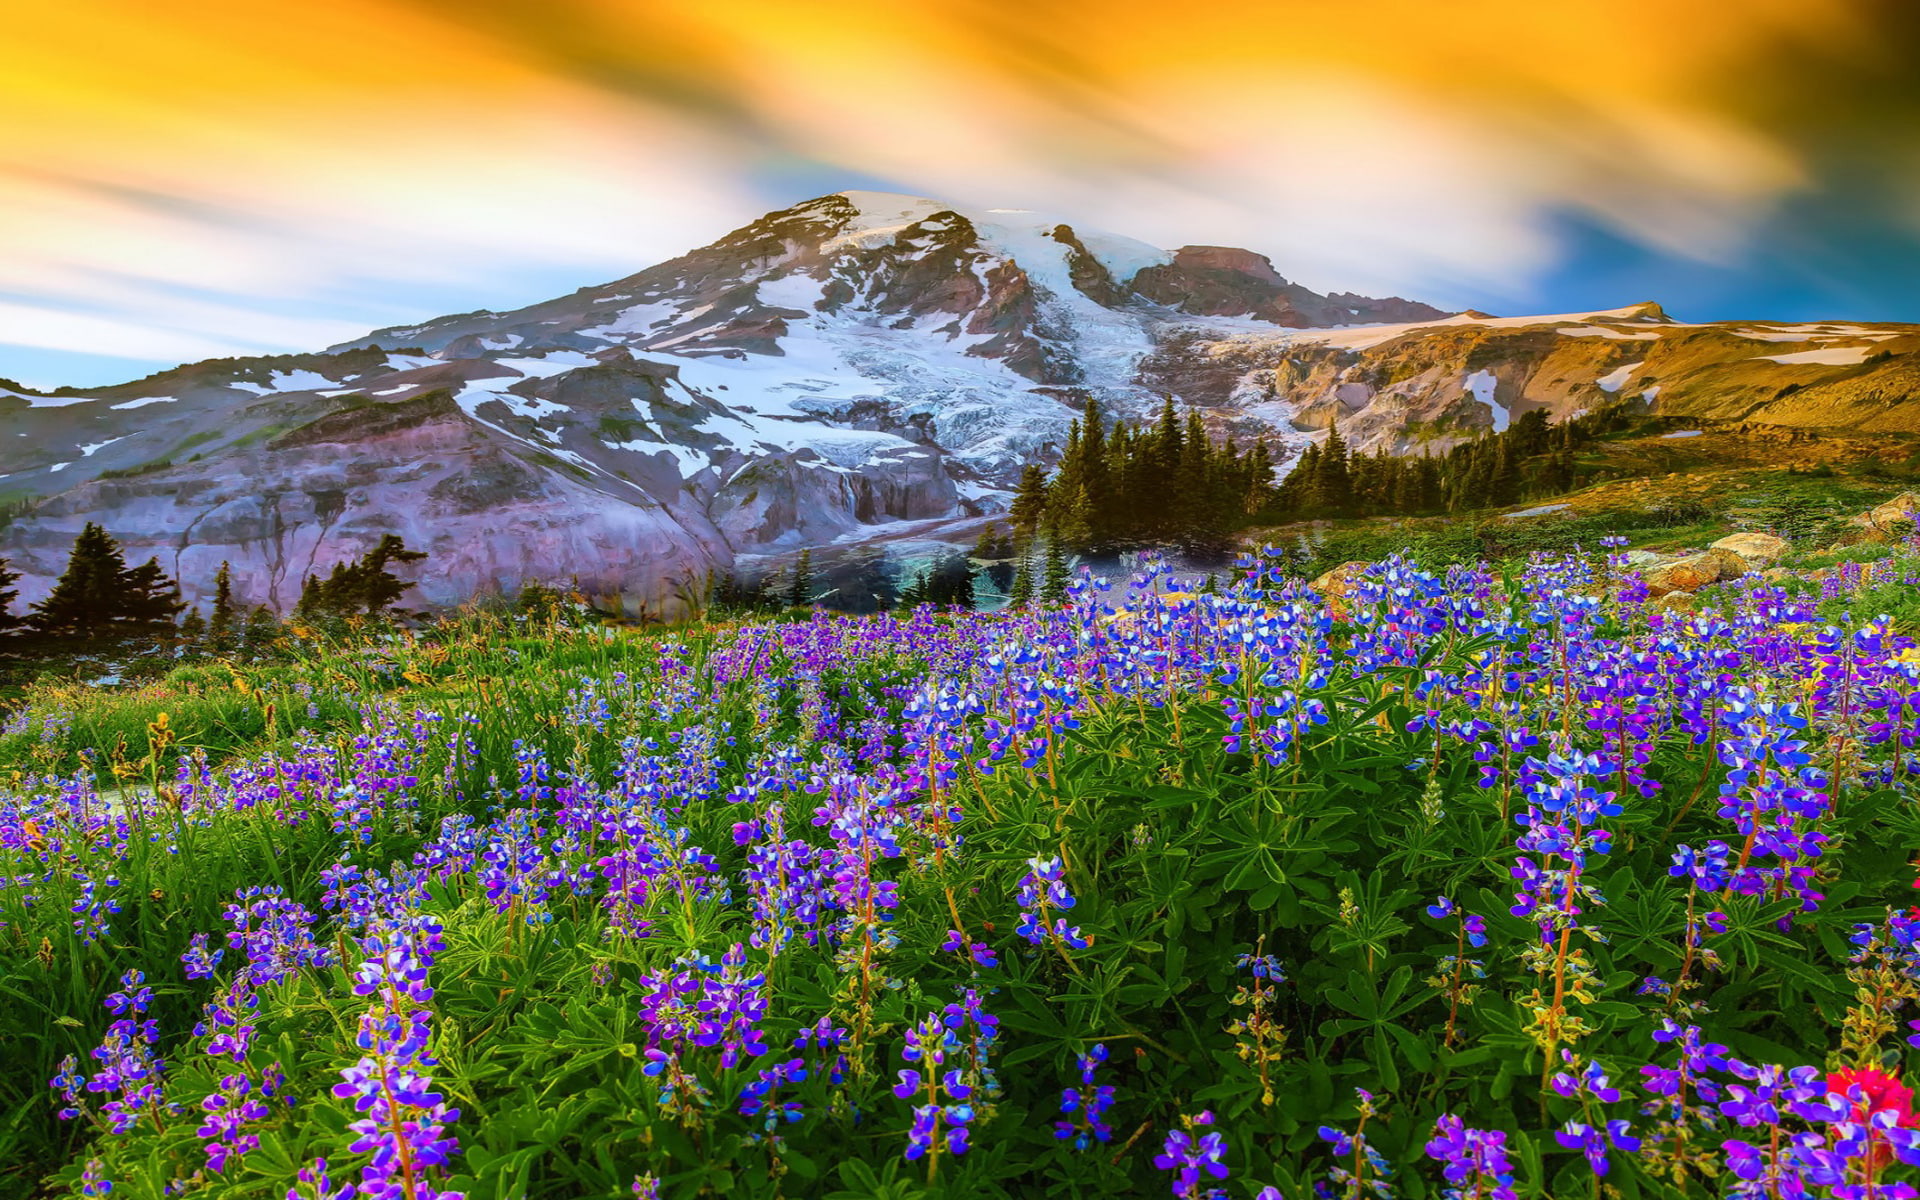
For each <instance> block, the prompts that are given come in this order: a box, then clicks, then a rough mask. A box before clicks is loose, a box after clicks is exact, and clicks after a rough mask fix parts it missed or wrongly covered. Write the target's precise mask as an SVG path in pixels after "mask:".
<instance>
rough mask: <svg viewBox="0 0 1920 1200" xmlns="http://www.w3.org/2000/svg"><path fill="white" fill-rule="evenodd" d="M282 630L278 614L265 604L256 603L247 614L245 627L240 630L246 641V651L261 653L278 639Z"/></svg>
mask: <svg viewBox="0 0 1920 1200" xmlns="http://www.w3.org/2000/svg"><path fill="white" fill-rule="evenodd" d="M283 632H285V630H284V627H283V626H282V625H281V624H280V618H279V616H277V615H276V614H275V613H274V611H273V610H272V609H270V608H268V607H267V606H266V605H264V604H257V605H255V606H254V609H253V611H252V612H251V613H248V614H247V627H246V629H245V630H244V631H243V632H242V640H244V641H245V643H246V647H247V652H248V653H250V654H263V653H265V652H266V651H267V649H268V648H269V647H271V646H272V645H273V643H275V642H276V641H279V640H280V636H281V634H282V633H283Z"/></svg>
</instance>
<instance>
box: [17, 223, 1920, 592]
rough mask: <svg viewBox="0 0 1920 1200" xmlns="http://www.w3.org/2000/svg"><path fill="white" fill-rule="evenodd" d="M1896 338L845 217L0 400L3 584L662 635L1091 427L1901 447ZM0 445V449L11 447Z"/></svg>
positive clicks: (1381, 441)
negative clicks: (1630, 419)
mask: <svg viewBox="0 0 1920 1200" xmlns="http://www.w3.org/2000/svg"><path fill="white" fill-rule="evenodd" d="M1915 349H1920V328H1916V327H1912V326H1859V325H1848V324H1834V325H1781V324H1773V323H1765V322H1759V323H1746V324H1738V325H1688V324H1684V323H1681V322H1677V321H1673V320H1670V319H1669V318H1667V317H1666V316H1665V314H1663V313H1661V312H1660V311H1659V309H1658V308H1657V307H1655V306H1652V305H1642V306H1637V307H1634V308H1630V309H1622V310H1617V311H1613V312H1605V313H1591V314H1577V315H1572V316H1563V317H1535V318H1491V317H1487V316H1485V315H1484V314H1479V313H1464V314H1459V315H1454V316H1448V315H1446V314H1444V313H1442V312H1440V311H1439V310H1436V309H1433V308H1430V307H1428V306H1426V305H1423V304H1419V303H1416V302H1413V301H1408V300H1402V299H1397V298H1396V299H1387V300H1375V299H1369V298H1366V297H1361V296H1354V295H1349V294H1344V293H1341V294H1334V295H1330V296H1323V295H1319V294H1317V293H1314V292H1312V291H1310V290H1308V289H1307V288H1304V287H1302V286H1300V285H1298V284H1295V283H1292V282H1289V281H1288V280H1286V279H1284V278H1283V277H1282V276H1280V275H1279V274H1278V272H1277V271H1276V270H1275V269H1274V267H1273V266H1272V264H1271V263H1269V262H1268V261H1267V260H1266V259H1265V258H1263V257H1261V256H1259V255H1257V254H1253V253H1251V252H1248V251H1245V250H1235V249H1230V248H1224V247H1208V246H1190V247H1185V248H1182V249H1180V250H1176V251H1172V252H1168V251H1163V250H1159V249H1156V248H1154V247H1151V246H1146V245H1143V244H1141V243H1138V242H1134V241H1130V240H1128V239H1124V238H1119V237H1114V236H1112V235H1106V234H1100V233H1096V232H1093V231H1088V230H1076V229H1074V228H1072V227H1070V226H1068V225H1065V224H1061V223H1059V222H1056V221H1052V220H1048V219H1044V218H1040V217H1037V216H1035V215H1034V214H1031V213H1024V212H1014V211H1002V210H989V211H960V210H956V209H953V208H949V207H946V206H943V205H941V204H938V203H936V202H934V201H930V200H925V199H920V198H916V197H908V196H896V195H887V194H878V193H862V192H846V193H840V194H836V195H832V196H825V197H821V198H820V199H817V200H813V201H809V202H807V203H805V204H801V205H797V206H795V207H793V208H790V209H787V210H784V211H781V212H777V213H773V214H770V215H768V216H766V217H764V218H762V219H760V220H758V221H756V222H754V223H753V224H751V225H748V226H746V227H745V228H743V229H740V230H737V231H735V232H733V233H731V234H728V235H727V236H726V237H723V238H721V239H720V240H719V241H716V242H714V243H713V244H711V245H709V246H705V247H702V248H700V249H698V250H695V251H693V252H691V253H689V254H687V255H684V256H682V257H680V258H677V259H674V260H672V261H670V262H666V263H662V264H660V265H658V266H655V267H651V268H648V269H647V270H644V271H641V272H639V273H638V274H635V275H632V276H629V277H628V278H626V279H622V280H617V281H615V282H613V283H609V284H605V285H602V286H598V287H591V288H585V289H582V290H581V291H578V292H575V293H574V294H572V295H570V296H565V297H561V298H559V299H555V300H551V301H547V302H544V303H541V304H536V305H532V306H530V307H527V308H523V309H518V310H515V311H513V312H505V313H494V312H475V313H465V314H461V315H457V316H450V317H444V318H441V319H439V320H435V321H431V322H428V323H426V324H423V325H417V326H410V327H404V328H393V329H385V330H380V331H377V332H375V333H373V334H370V335H368V336H367V337H365V338H362V339H360V340H358V341H356V342H351V343H347V344H344V345H340V346H335V347H332V348H331V349H329V350H326V351H323V352H318V353H314V354H302V355H288V356H281V357H275V358H258V359H227V360H211V361H207V362H201V363H195V364H190V365H187V366H183V367H179V368H176V369H175V370H172V371H167V372H163V373H161V374H159V375H155V376H152V377H150V378H147V379H144V380H139V381H137V382H134V383H129V384H123V385H119V386H116V387H108V388H97V389H88V390H73V389H62V390H60V391H59V392H56V393H53V394H41V393H34V392H29V391H26V390H24V389H19V388H8V387H0V419H4V425H3V426H0V501H4V502H5V503H6V504H7V505H8V508H9V511H11V512H13V513H14V514H15V515H14V517H13V520H12V522H11V524H10V525H9V526H8V527H7V528H6V529H5V530H4V532H3V533H0V554H4V555H6V556H7V557H9V558H11V559H12V560H13V561H14V563H15V564H16V565H17V566H18V567H19V568H20V569H21V570H22V571H23V572H24V578H23V580H22V588H21V590H22V594H23V597H24V598H25V599H29V600H30V599H33V598H35V597H36V596H37V595H39V594H40V593H41V592H42V591H44V589H45V588H46V587H47V586H48V585H50V583H51V581H52V579H53V577H54V576H55V575H57V573H58V572H59V570H60V568H61V566H62V564H63V561H64V556H65V552H66V549H67V547H68V546H69V545H70V544H71V541H72V538H73V536H74V534H75V533H76V532H77V531H78V530H79V528H80V526H81V525H82V524H83V523H84V522H86V521H89V520H93V521H99V522H100V523H102V524H103V525H105V526H106V527H107V528H108V529H109V530H110V531H112V532H113V533H114V534H115V535H116V536H118V537H120V538H121V539H122V540H123V541H125V542H126V543H128V545H129V551H130V554H131V555H136V556H144V555H146V554H148V553H157V554H159V555H160V556H161V558H162V561H163V563H165V564H166V565H167V567H168V568H169V569H170V570H172V571H174V572H176V573H177V574H178V575H179V576H180V578H181V579H182V581H183V583H184V584H185V585H186V586H187V588H188V590H189V592H190V593H195V592H197V591H199V590H200V589H202V588H204V587H205V586H207V582H208V581H209V580H210V579H211V577H212V574H213V571H214V568H215V566H216V565H217V564H218V563H219V562H220V561H221V560H223V559H225V560H230V561H232V562H233V564H234V567H235V575H236V578H237V579H238V580H240V581H241V583H242V587H243V595H244V599H246V600H247V601H249V602H264V603H270V604H274V605H277V606H281V607H285V606H287V605H288V604H290V603H291V601H292V600H293V599H294V597H295V596H296V595H297V593H298V589H299V584H300V581H301V579H302V577H303V576H304V575H306V574H307V573H308V572H309V571H313V570H320V569H324V568H325V567H326V566H327V565H329V564H331V563H332V562H333V561H335V560H337V559H341V558H345V557H349V556H351V555H354V554H357V553H359V552H360V551H361V550H363V549H364V548H366V547H367V546H368V545H370V544H371V543H372V541H373V540H374V539H376V538H377V537H378V536H379V535H380V534H381V533H385V532H397V533H400V534H402V535H403V536H404V537H405V538H406V539H407V542H408V544H409V545H413V546H418V547H420V548H423V549H426V550H428V551H429V553H430V555H431V558H430V559H429V560H428V562H427V563H426V564H425V566H424V568H423V570H422V573H421V590H420V595H421V596H422V597H423V598H424V599H426V600H428V601H430V602H434V603H442V604H445V603H455V602H458V601H459V600H462V599H464V598H466V597H468V596H471V595H474V594H476V593H481V592H487V591H493V590H504V591H511V590H513V589H515V588H517V587H518V586H520V584H522V583H523V582H527V581H532V580H540V581H565V580H568V579H577V580H578V581H579V582H580V583H581V584H582V585H583V586H584V587H585V588H586V589H587V590H589V591H590V592H592V593H594V594H596V595H597V596H600V597H602V598H603V599H606V600H609V601H612V600H617V601H618V602H619V603H620V604H622V605H623V606H624V607H626V608H627V609H628V610H629V611H633V612H640V611H647V612H655V613H658V612H662V611H666V610H670V609H672V608H673V607H675V606H676V604H677V603H678V602H679V598H680V597H681V596H682V595H684V594H685V593H686V591H687V590H688V589H690V588H693V587H697V586H698V584H699V581H700V580H701V578H702V577H703V576H704V575H705V573H706V572H707V571H708V570H710V569H714V568H720V569H724V568H726V567H727V566H728V565H729V564H731V563H732V561H733V560H734V559H735V557H736V556H741V555H754V554H760V553H767V552H772V551H779V550H782V549H790V548H793V547H797V546H801V545H819V544H823V543H828V542H836V541H837V542H855V541H866V540H874V539H879V538H885V537H889V536H892V531H896V530H898V529H900V528H902V527H903V526H904V523H921V524H923V525H928V526H932V527H937V526H938V524H939V523H940V522H942V521H947V520H960V519H963V518H968V517H977V516H978V515H979V514H981V513H983V512H991V511H994V510H995V509H997V508H998V507H1000V506H1002V505H1004V503H1005V500H1006V497H1007V492H1006V489H1007V487H1008V486H1009V485H1010V484H1011V482H1012V480H1013V478H1014V477H1015V476H1016V475H1017V473H1018V470H1019V468H1020V466H1021V465H1022V464H1023V463H1025V462H1026V461H1029V460H1030V459H1033V458H1035V457H1039V458H1043V459H1044V458H1045V457H1046V456H1048V455H1049V454H1050V453H1052V452H1054V451H1055V450H1057V449H1058V447H1059V445H1060V444H1061V442H1062V440H1063V439H1064V436H1065V432H1066V429H1067V425H1068V423H1069V422H1070V421H1071V420H1072V419H1073V417H1074V416H1075V415H1076V413H1077V412H1078V411H1079V409H1080V407H1081V405H1082V404H1083V403H1084V401H1085V399H1086V398H1087V397H1088V396H1093V397H1096V398H1098V399H1099V400H1100V401H1101V402H1102V404H1103V405H1105V406H1106V408H1107V409H1108V410H1109V411H1110V412H1113V413H1115V414H1118V415H1122V416H1129V417H1138V416H1144V415H1146V414H1147V413H1149V412H1151V411H1152V410H1153V409H1154V408H1155V407H1156V406H1157V405H1158V403H1159V397H1160V396H1161V395H1162V394H1164V393H1171V394H1173V395H1174V396H1176V397H1178V398H1179V399H1180V400H1181V401H1182V402H1183V403H1185V404H1189V405H1195V406H1198V407H1200V408H1202V409H1203V411H1204V412H1205V413H1206V415H1207V418H1208V420H1209V421H1210V423H1212V424H1213V425H1214V426H1215V427H1217V428H1219V429H1221V430H1223V431H1224V430H1229V429H1230V430H1233V431H1236V432H1238V433H1240V434H1241V435H1243V436H1247V435H1260V436H1267V437H1269V438H1272V439H1273V440H1274V441H1275V443H1276V446H1278V447H1297V446H1299V445H1302V444H1304V442H1305V441H1306V440H1307V439H1309V438H1311V437H1313V436H1317V433H1316V431H1317V430H1319V429H1321V428H1324V426H1325V425H1326V424H1327V423H1328V422H1330V421H1332V420H1335V419H1338V420H1340V421H1341V423H1342V426H1343V428H1344V429H1346V430H1347V431H1348V432H1349V433H1350V434H1351V435H1353V436H1354V438H1355V440H1356V441H1358V442H1359V443H1360V444H1361V445H1362V446H1363V447H1370V446H1374V445H1393V446H1396V447H1399V448H1401V449H1413V448H1417V447H1419V446H1422V445H1428V446H1444V445H1447V444H1450V443H1451V442H1452V441H1454V440H1457V439H1459V438H1463V437H1471V436H1473V435H1474V434H1475V433H1477V432H1479V431H1481V430H1485V429H1488V428H1498V427H1501V426H1503V425H1504V424H1505V423H1506V422H1507V421H1508V420H1510V419H1511V418H1512V417H1513V416H1514V415H1515V414H1517V413H1519V412H1521V411H1525V410H1526V409H1528V408H1536V407H1544V408H1547V409H1548V410H1550V411H1552V412H1553V413H1554V414H1555V415H1557V416H1564V415H1566V414H1568V413H1571V412H1574V411H1577V410H1579V409H1581V408H1585V407H1591V406H1592V405H1594V404H1596V403H1600V402H1604V401H1607V400H1610V399H1615V398H1620V397H1638V398H1641V399H1643V400H1645V401H1646V402H1647V403H1649V404H1651V405H1654V406H1656V407H1658V408H1661V409H1669V410H1672V411H1685V412H1695V413H1698V414H1700V415H1701V416H1703V417H1729V418H1731V417H1740V418H1746V419H1751V420H1760V421H1775V422H1784V423H1790V424H1814V425H1840V424H1861V425H1863V426H1868V427H1872V428H1880V429H1896V428H1898V429H1905V428H1913V427H1920V406H1915V405H1909V404H1904V403H1902V401H1904V400H1905V399H1906V398H1907V397H1908V396H1909V395H1911V394H1912V393H1913V391H1914V386H1913V385H1914V383H1915V376H1916V372H1917V371H1920V358H1916V357H1915V356H1914V355H1913V353H1912V352H1913V351H1914V350H1915ZM8 433H10V434H11V436H6V435H7V434H8Z"/></svg>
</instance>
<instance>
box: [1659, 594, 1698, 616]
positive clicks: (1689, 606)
mask: <svg viewBox="0 0 1920 1200" xmlns="http://www.w3.org/2000/svg"><path fill="white" fill-rule="evenodd" d="M1693 599H1694V598H1693V593H1692V592H1668V593H1667V594H1666V595H1664V596H1662V597H1660V598H1659V599H1658V600H1655V601H1654V602H1653V605H1652V607H1654V608H1656V609H1658V610H1660V611H1662V612H1692V611H1693Z"/></svg>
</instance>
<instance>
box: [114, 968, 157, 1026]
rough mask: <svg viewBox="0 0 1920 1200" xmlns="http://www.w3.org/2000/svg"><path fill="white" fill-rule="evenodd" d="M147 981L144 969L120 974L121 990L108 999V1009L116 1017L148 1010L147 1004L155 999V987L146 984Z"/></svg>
mask: <svg viewBox="0 0 1920 1200" xmlns="http://www.w3.org/2000/svg"><path fill="white" fill-rule="evenodd" d="M146 981H147V975H146V972H144V971H128V972H127V973H125V974H124V975H122V976H120V990H119V991H117V992H114V993H112V994H111V995H109V996H108V997H107V999H106V1005H107V1011H108V1012H110V1013H112V1014H113V1015H114V1016H116V1017H122V1016H125V1015H127V1014H128V1013H129V1012H136V1013H144V1012H146V1011H147V1005H148V1004H149V1003H151V1002H152V1001H153V989H152V988H150V987H147V986H145V984H146Z"/></svg>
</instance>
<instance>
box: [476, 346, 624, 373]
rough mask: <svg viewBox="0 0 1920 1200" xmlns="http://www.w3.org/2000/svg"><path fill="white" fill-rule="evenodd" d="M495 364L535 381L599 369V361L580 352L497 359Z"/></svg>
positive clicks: (562, 351) (557, 352) (557, 351)
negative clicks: (581, 369)
mask: <svg viewBox="0 0 1920 1200" xmlns="http://www.w3.org/2000/svg"><path fill="white" fill-rule="evenodd" d="M493 361H494V362H496V363H498V364H500V365H501V366H503V367H506V368H507V369H509V370H513V371H518V372H520V373H521V374H522V375H526V376H529V377H532V378H534V379H549V378H552V377H553V376H555V375H565V374H566V373H567V372H568V371H572V370H574V369H576V368H579V367H597V366H599V365H600V363H599V360H597V359H594V358H590V357H588V356H587V355H585V354H582V353H581V352H580V351H578V350H554V351H551V352H549V353H548V354H545V355H543V356H541V357H539V358H496V359H494V360H493Z"/></svg>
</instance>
